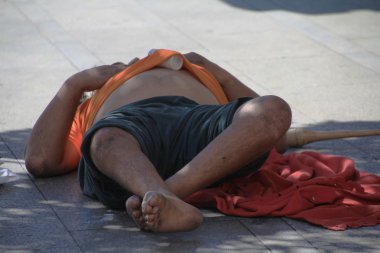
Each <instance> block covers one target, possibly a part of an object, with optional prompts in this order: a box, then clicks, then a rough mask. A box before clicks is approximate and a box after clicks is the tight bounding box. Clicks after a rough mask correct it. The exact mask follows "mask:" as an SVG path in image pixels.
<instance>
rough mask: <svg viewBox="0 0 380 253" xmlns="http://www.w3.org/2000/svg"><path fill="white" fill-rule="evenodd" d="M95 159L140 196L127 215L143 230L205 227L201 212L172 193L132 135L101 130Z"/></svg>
mask: <svg viewBox="0 0 380 253" xmlns="http://www.w3.org/2000/svg"><path fill="white" fill-rule="evenodd" d="M91 157H92V160H93V162H94V164H95V165H96V166H97V168H98V169H99V170H100V171H102V172H103V173H104V174H105V175H107V176H109V177H110V178H112V179H113V180H115V181H116V182H118V183H119V184H120V185H121V186H122V187H124V188H126V189H128V190H129V191H131V192H132V193H134V194H135V195H136V196H133V197H131V198H130V199H128V201H127V211H128V214H129V215H130V216H131V217H132V218H133V219H134V221H135V222H136V224H137V226H139V227H140V228H141V229H144V230H150V231H159V232H170V231H186V230H191V229H194V228H196V227H198V226H199V225H200V224H201V223H202V220H203V218H202V214H201V213H200V212H199V210H198V209H197V208H195V207H193V206H191V205H189V204H187V203H185V202H183V201H182V200H181V199H180V198H178V197H177V196H176V195H175V194H174V193H172V192H171V191H170V189H169V188H168V186H167V185H166V183H165V182H164V181H163V180H162V178H161V177H160V175H159V174H158V173H157V171H156V169H155V168H154V166H153V164H152V163H151V162H150V161H149V159H148V158H147V157H146V156H145V154H144V153H142V151H141V149H140V146H139V144H138V143H137V141H136V140H135V139H134V138H133V137H132V136H131V135H130V134H129V133H127V132H125V131H123V130H121V129H119V128H102V129H100V130H98V131H97V132H96V133H95V135H94V137H93V139H92V142H91ZM141 198H142V203H141ZM140 208H141V211H140Z"/></svg>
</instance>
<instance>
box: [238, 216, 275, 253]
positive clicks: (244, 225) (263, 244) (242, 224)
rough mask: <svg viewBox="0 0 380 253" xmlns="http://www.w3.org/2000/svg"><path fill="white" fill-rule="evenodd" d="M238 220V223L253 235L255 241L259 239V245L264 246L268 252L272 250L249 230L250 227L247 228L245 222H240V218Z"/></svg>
mask: <svg viewBox="0 0 380 253" xmlns="http://www.w3.org/2000/svg"><path fill="white" fill-rule="evenodd" d="M238 222H239V224H240V225H241V226H243V227H244V228H245V229H246V230H248V232H249V233H250V234H251V235H252V236H254V237H255V238H256V239H257V241H259V242H260V243H261V245H262V246H264V248H266V249H267V250H268V251H269V252H273V251H272V250H271V248H270V247H269V245H266V244H265V243H264V242H263V241H262V240H261V239H260V238H259V237H258V236H257V235H256V234H255V233H254V232H253V231H251V229H249V227H248V226H247V225H246V224H244V222H242V221H241V220H240V219H238Z"/></svg>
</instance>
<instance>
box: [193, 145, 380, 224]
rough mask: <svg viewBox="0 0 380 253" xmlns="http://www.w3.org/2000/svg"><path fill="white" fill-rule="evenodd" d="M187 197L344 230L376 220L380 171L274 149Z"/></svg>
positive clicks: (234, 211) (229, 210) (231, 210)
mask: <svg viewBox="0 0 380 253" xmlns="http://www.w3.org/2000/svg"><path fill="white" fill-rule="evenodd" d="M186 201H187V202H189V203H191V204H193V205H195V206H198V207H201V208H205V207H206V208H217V209H218V210H219V211H221V212H222V213H225V214H228V215H237V216H244V217H255V216H285V217H290V218H297V219H303V220H306V221H308V222H310V223H313V224H317V225H321V226H323V227H326V228H328V229H332V230H344V229H346V228H347V227H360V226H369V225H376V224H378V223H380V177H379V176H378V175H375V174H370V173H367V172H362V171H358V170H357V169H355V164H354V162H353V161H352V160H351V159H349V158H346V157H338V156H332V155H324V154H320V153H316V152H303V153H292V154H289V155H281V154H279V153H277V152H276V151H272V152H271V154H270V156H269V158H268V160H267V161H266V163H265V164H264V165H263V167H262V168H261V169H260V170H259V171H257V172H255V173H252V174H251V175H249V176H246V177H243V178H237V179H233V180H230V181H228V182H226V183H224V184H222V185H220V186H219V187H216V188H208V189H204V190H201V191H198V192H196V193H194V194H192V195H191V196H190V197H188V198H187V199H186Z"/></svg>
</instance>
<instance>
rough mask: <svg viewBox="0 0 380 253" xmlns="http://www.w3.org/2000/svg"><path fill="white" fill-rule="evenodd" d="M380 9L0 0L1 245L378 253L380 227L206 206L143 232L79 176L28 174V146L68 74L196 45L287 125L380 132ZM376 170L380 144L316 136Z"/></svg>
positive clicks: (276, 2) (13, 248)
mask: <svg viewBox="0 0 380 253" xmlns="http://www.w3.org/2000/svg"><path fill="white" fill-rule="evenodd" d="M379 11H380V4H379V2H378V1H371V0H348V1H343V0H321V1H314V2H310V1H303V0H288V1H280V0H254V1H248V0H209V1H202V0H194V1H177V0H160V1H157V0H143V1H135V0H129V1H122V0H110V1H102V0H91V1H75V0H67V1H58V0H0V97H1V99H0V167H1V168H7V169H11V170H12V171H14V172H15V173H17V174H18V175H19V176H20V180H18V181H15V182H12V183H8V184H5V185H1V186H0V251H1V252H110V251H111V252H281V253H285V252H378V251H379V250H380V249H379V247H378V243H377V241H378V238H379V229H380V228H379V226H374V227H363V228H359V229H349V230H346V231H343V232H334V231H329V230H326V229H322V228H320V227H316V226H313V225H310V224H308V223H305V222H302V221H296V220H291V219H285V218H238V217H230V216H225V215H222V214H220V213H218V212H215V211H213V210H202V213H203V215H204V216H205V223H204V224H203V225H202V226H201V227H200V228H199V229H197V230H194V231H192V232H186V233H170V234H153V233H144V232H139V231H138V230H137V229H136V228H135V227H134V225H133V222H132V221H131V219H130V218H129V217H127V216H126V215H125V212H123V211H114V210H109V209H107V208H105V207H104V206H103V205H102V204H100V203H98V202H96V201H94V200H91V199H89V198H87V197H85V196H84V195H82V194H81V191H80V189H79V185H78V183H77V176H76V173H75V172H74V173H71V174H68V175H66V176H63V177H56V178H49V179H35V178H32V177H31V176H29V175H28V174H27V172H26V170H25V165H24V160H23V149H24V145H25V142H26V139H27V137H28V135H29V134H30V131H31V128H32V126H33V124H34V122H35V120H36V119H37V117H38V116H39V114H40V113H41V111H42V110H43V108H45V106H46V105H47V103H48V102H49V100H50V99H51V98H52V97H53V96H54V94H55V93H56V91H57V90H58V89H59V87H60V85H61V84H62V83H63V81H64V80H65V79H66V78H67V77H68V76H69V75H71V74H73V73H74V72H76V71H79V70H82V69H84V68H87V67H92V66H95V65H99V64H106V63H107V64H108V63H112V62H115V61H125V62H128V61H129V60H130V59H131V58H133V57H135V56H139V57H143V56H145V55H146V53H147V51H148V50H149V49H150V48H169V49H174V50H179V51H182V52H188V51H196V52H199V53H201V54H203V55H205V56H206V57H209V58H210V59H211V60H214V61H215V62H217V63H218V64H220V65H221V66H223V67H225V68H226V69H228V70H230V71H231V73H233V74H234V75H236V76H238V77H239V78H240V79H241V80H242V81H243V82H244V83H246V84H247V85H249V86H250V87H251V88H253V89H254V90H256V91H257V92H258V93H259V94H263V95H265V94H277V95H280V96H281V97H284V98H285V99H286V100H287V101H288V102H289V103H290V104H291V106H292V108H293V112H294V113H293V116H294V119H293V126H304V127H307V128H310V129H315V130H339V129H345V130H349V129H367V128H368V129H380V109H379V108H380V104H379V101H380V51H379V50H380V47H379V43H378V42H379V38H380V29H378V27H380V13H379ZM306 150H313V151H318V152H322V153H330V154H335V155H342V156H349V157H351V158H353V159H354V161H355V163H356V165H357V167H358V168H360V169H362V170H365V171H370V172H373V173H379V169H380V158H379V153H380V139H379V137H367V138H361V139H347V140H337V141H326V142H316V143H312V144H309V145H306V146H305V147H304V148H303V149H300V150H293V151H297V152H301V151H306Z"/></svg>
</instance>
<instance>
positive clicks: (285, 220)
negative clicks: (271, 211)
mask: <svg viewBox="0 0 380 253" xmlns="http://www.w3.org/2000/svg"><path fill="white" fill-rule="evenodd" d="M288 219H291V218H282V217H281V220H283V221H284V222H285V223H286V224H288V226H289V227H290V228H291V229H293V231H294V232H296V233H297V234H298V235H299V236H300V237H301V238H302V239H304V240H305V241H306V242H307V243H308V244H310V246H311V247H313V248H314V249H316V250H317V252H318V247H316V246H315V245H314V244H313V243H312V242H311V241H309V240H308V239H307V238H306V237H305V236H303V233H300V232H301V231H299V230H297V229H296V228H295V227H294V226H293V225H292V224H291V223H290V222H288Z"/></svg>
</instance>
